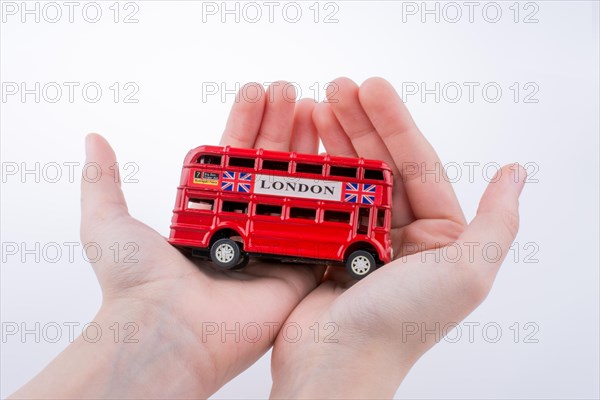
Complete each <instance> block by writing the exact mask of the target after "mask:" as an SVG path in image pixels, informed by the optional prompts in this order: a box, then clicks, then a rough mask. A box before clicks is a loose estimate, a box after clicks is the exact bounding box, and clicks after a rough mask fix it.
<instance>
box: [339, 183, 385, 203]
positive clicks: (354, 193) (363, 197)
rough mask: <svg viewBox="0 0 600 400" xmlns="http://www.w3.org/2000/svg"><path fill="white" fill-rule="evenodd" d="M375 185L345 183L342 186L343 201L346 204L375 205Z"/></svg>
mask: <svg viewBox="0 0 600 400" xmlns="http://www.w3.org/2000/svg"><path fill="white" fill-rule="evenodd" d="M376 195H377V185H371V184H368V183H363V184H361V183H346V185H345V186H344V201H345V202H346V203H359V204H369V205H372V204H375V197H376Z"/></svg>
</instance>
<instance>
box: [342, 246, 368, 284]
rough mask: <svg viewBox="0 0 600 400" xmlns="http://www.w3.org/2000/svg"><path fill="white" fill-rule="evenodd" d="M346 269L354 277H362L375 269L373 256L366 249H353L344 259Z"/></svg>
mask: <svg viewBox="0 0 600 400" xmlns="http://www.w3.org/2000/svg"><path fill="white" fill-rule="evenodd" d="M346 271H348V273H349V274H350V276H352V277H353V278H354V279H362V278H364V277H365V276H367V275H369V274H370V273H371V272H373V271H375V257H373V255H372V254H371V253H369V252H368V251H364V250H358V251H355V252H353V253H352V254H350V257H348V261H346Z"/></svg>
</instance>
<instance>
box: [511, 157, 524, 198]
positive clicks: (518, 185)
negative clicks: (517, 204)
mask: <svg viewBox="0 0 600 400" xmlns="http://www.w3.org/2000/svg"><path fill="white" fill-rule="evenodd" d="M510 170H511V177H510V181H511V182H512V184H513V186H514V187H515V189H516V190H517V194H519V195H520V194H521V192H522V191H523V187H524V186H525V181H526V180H527V171H526V170H525V168H523V167H522V166H521V165H520V164H519V163H514V164H512V165H511V166H510Z"/></svg>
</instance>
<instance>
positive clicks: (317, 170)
mask: <svg viewBox="0 0 600 400" xmlns="http://www.w3.org/2000/svg"><path fill="white" fill-rule="evenodd" d="M296 172H301V173H304V174H317V175H323V166H322V165H319V164H305V163H297V164H296Z"/></svg>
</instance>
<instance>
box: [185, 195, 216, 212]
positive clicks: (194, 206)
mask: <svg viewBox="0 0 600 400" xmlns="http://www.w3.org/2000/svg"><path fill="white" fill-rule="evenodd" d="M214 207H215V200H214V199H197V198H190V199H188V203H187V208H188V209H191V210H202V211H213V210H214Z"/></svg>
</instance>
